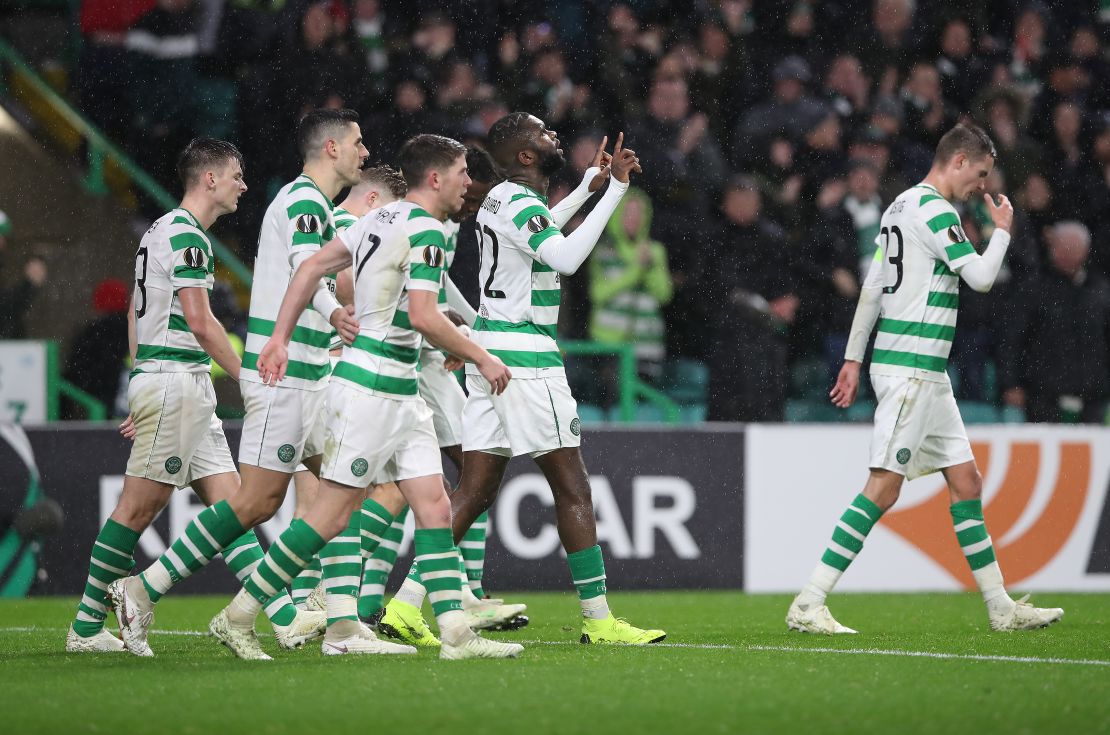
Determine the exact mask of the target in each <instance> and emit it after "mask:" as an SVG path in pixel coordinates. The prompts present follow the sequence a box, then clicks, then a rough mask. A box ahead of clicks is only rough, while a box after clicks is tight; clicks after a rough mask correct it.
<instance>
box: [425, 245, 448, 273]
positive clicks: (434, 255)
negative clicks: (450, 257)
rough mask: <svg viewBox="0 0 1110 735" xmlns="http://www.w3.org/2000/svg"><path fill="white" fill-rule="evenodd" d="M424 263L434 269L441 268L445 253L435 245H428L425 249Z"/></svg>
mask: <svg viewBox="0 0 1110 735" xmlns="http://www.w3.org/2000/svg"><path fill="white" fill-rule="evenodd" d="M424 262H425V263H427V264H428V265H429V266H431V267H432V268H439V267H440V266H442V265H443V251H442V250H440V249H439V248H437V247H436V246H435V245H428V246H427V247H426V248H424Z"/></svg>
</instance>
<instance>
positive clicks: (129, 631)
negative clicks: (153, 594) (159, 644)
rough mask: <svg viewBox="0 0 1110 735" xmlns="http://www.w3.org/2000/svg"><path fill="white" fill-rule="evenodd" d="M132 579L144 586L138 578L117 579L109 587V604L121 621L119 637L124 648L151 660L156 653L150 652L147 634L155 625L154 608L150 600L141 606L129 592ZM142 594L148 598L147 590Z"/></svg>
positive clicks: (117, 618)
mask: <svg viewBox="0 0 1110 735" xmlns="http://www.w3.org/2000/svg"><path fill="white" fill-rule="evenodd" d="M131 579H134V580H135V581H136V582H137V583H138V584H139V585H140V586H141V585H142V580H140V579H139V578H138V577H124V578H123V579H117V580H116V581H115V582H112V583H111V584H109V585H108V602H109V604H110V605H111V606H112V612H114V613H115V614H116V620H118V621H119V635H120V638H122V639H123V645H124V647H125V648H126V649H127V650H128V652H129V653H133V654H135V655H136V656H142V657H144V658H149V657H151V656H153V655H154V651H152V650H150V644H149V643H147V634H148V633H150V626H151V625H153V624H154V608H153V606H151V605H150V603H149V599H148V601H147V605H145V606H144V605H141V604H140V603H139V602H138V601H136V599H135V597H134V596H133V595H132V594H131V593H130V592H129V591H128V589H127V587H128V584H127V583H128V580H131ZM142 594H143V596H144V597H146V592H145V590H144V591H143V593H142Z"/></svg>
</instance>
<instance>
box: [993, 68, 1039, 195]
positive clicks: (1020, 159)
mask: <svg viewBox="0 0 1110 735" xmlns="http://www.w3.org/2000/svg"><path fill="white" fill-rule="evenodd" d="M983 105H984V109H985V112H984V117H985V119H986V123H987V127H988V128H989V129H990V133H991V139H992V140H993V141H994V144H995V147H996V148H997V150H998V160H997V165H998V166H1000V167H1001V168H1002V169H1004V170H1005V171H1006V178H1007V180H1008V181H1009V182H1010V186H1011V187H1012V189H1013V190H1014V191H1017V190H1018V189H1020V188H1021V187H1022V186H1023V185H1024V184H1025V180H1026V179H1027V178H1028V177H1029V176H1030V175H1031V174H1032V173H1034V172H1037V171H1040V170H1042V168H1043V165H1044V164H1043V160H1044V155H1043V151H1042V150H1041V147H1040V146H1039V145H1038V144H1037V143H1036V142H1035V141H1034V140H1033V139H1032V138H1031V137H1029V134H1028V133H1027V132H1026V130H1025V129H1024V128H1023V127H1022V124H1021V120H1022V117H1023V115H1022V111H1023V109H1024V106H1025V105H1024V100H1023V99H1022V98H1021V96H1020V95H1018V94H1017V92H1016V91H1015V90H1013V89H1006V88H1003V89H999V90H992V91H991V92H990V93H989V94H988V95H987V97H986V99H985V100H984V102H983Z"/></svg>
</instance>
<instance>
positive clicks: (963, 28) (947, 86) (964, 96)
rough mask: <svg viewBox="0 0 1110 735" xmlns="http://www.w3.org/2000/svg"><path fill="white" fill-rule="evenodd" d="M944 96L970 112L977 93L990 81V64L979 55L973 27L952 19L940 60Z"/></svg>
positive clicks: (945, 29) (942, 41)
mask: <svg viewBox="0 0 1110 735" xmlns="http://www.w3.org/2000/svg"><path fill="white" fill-rule="evenodd" d="M936 68H937V71H938V72H939V73H940V81H941V88H942V90H943V93H944V97H945V98H946V99H948V100H950V101H951V102H952V103H953V104H954V105H956V107H957V108H958V109H960V110H970V109H971V102H972V100H973V99H974V97H975V94H976V92H978V91H979V89H980V88H981V87H982V86H983V84H984V82H986V81H988V74H989V70H988V68H987V64H986V63H985V62H984V61H983V59H982V58H980V57H979V56H978V55H977V54H976V53H975V46H974V40H973V37H972V30H971V24H970V23H968V21H967V19H965V18H960V17H956V18H952V19H951V20H949V21H948V22H947V23H945V24H944V27H943V28H942V29H941V32H940V55H939V56H938V57H937V61H936Z"/></svg>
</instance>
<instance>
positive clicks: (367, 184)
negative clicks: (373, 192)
mask: <svg viewBox="0 0 1110 735" xmlns="http://www.w3.org/2000/svg"><path fill="white" fill-rule="evenodd" d="M356 188H360V189H361V188H374V189H377V190H378V191H381V192H389V193H390V195H391V196H392V197H393V198H394V199H404V198H405V195H406V194H408V192H409V185H408V184H406V183H405V177H403V176H401V172H400V171H398V170H397V169H395V168H393V167H392V166H385V165H382V166H371V167H370V168H364V169H363V170H362V174H361V181H360V182H359V184H358V185H357V187H356Z"/></svg>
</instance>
